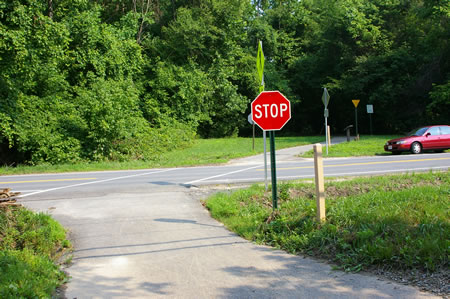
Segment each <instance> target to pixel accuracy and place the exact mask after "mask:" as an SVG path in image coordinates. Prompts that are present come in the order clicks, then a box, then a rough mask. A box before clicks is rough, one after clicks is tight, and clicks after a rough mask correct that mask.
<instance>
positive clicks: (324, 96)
mask: <svg viewBox="0 0 450 299" xmlns="http://www.w3.org/2000/svg"><path fill="white" fill-rule="evenodd" d="M322 102H323V104H324V105H325V108H327V107H328V103H329V102H330V94H329V93H328V90H327V89H326V88H324V89H323V94H322Z"/></svg>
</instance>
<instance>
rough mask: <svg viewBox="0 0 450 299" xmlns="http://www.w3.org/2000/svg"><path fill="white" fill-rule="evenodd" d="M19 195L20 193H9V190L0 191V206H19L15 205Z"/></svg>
mask: <svg viewBox="0 0 450 299" xmlns="http://www.w3.org/2000/svg"><path fill="white" fill-rule="evenodd" d="M19 195H20V192H11V189H9V188H6V189H3V190H0V206H11V205H12V206H17V205H20V204H18V203H16V202H17V199H18V196H19Z"/></svg>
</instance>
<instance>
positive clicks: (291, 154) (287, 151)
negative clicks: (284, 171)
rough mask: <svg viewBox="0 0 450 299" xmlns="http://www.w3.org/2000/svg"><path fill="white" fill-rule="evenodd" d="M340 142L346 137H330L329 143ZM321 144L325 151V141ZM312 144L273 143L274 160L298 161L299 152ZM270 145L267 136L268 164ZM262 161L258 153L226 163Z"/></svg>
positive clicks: (258, 162) (242, 163)
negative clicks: (288, 145) (279, 146)
mask: <svg viewBox="0 0 450 299" xmlns="http://www.w3.org/2000/svg"><path fill="white" fill-rule="evenodd" d="M342 142H347V137H341V136H338V137H334V138H331V145H333V144H338V143H342ZM321 144H322V145H323V151H324V152H325V141H324V142H321ZM313 146H314V145H313V144H308V145H301V146H295V147H290V148H284V149H276V144H275V151H276V161H277V162H286V161H299V160H303V159H304V158H300V157H298V156H299V155H301V154H304V153H306V152H307V151H310V150H312V149H313ZM269 153H270V146H269V138H267V163H268V164H270V154H269ZM261 163H264V154H258V155H254V156H250V157H245V158H239V159H234V160H231V161H230V162H229V163H228V164H231V165H246V164H248V165H250V164H261Z"/></svg>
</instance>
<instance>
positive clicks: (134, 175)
mask: <svg viewBox="0 0 450 299" xmlns="http://www.w3.org/2000/svg"><path fill="white" fill-rule="evenodd" d="M172 170H175V168H171V169H164V170H159V171H152V172H146V173H139V174H133V175H127V176H121V177H116V178H111V179H106V180H100V181H94V182H87V183H81V184H75V185H69V186H63V187H57V188H51V189H46V190H40V191H36V192H33V193H28V194H25V195H22V196H21V197H22V198H23V197H27V196H31V195H36V194H40V193H45V192H50V191H56V190H61V189H67V188H73V187H79V186H85V185H92V184H99V183H105V182H110V181H116V180H122V179H128V178H133V177H139V176H145V175H149V174H155V173H162V172H168V171H172Z"/></svg>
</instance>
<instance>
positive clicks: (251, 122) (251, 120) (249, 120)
mask: <svg viewBox="0 0 450 299" xmlns="http://www.w3.org/2000/svg"><path fill="white" fill-rule="evenodd" d="M247 120H248V122H249V123H250V124H251V125H253V124H254V123H255V122H254V121H253V119H252V114H251V113H250V114H249V115H248V116H247Z"/></svg>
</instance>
